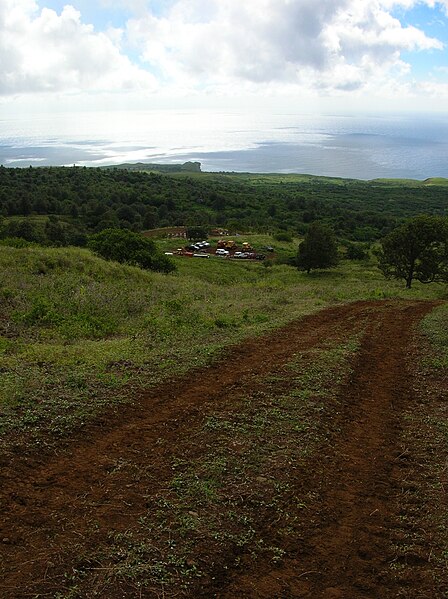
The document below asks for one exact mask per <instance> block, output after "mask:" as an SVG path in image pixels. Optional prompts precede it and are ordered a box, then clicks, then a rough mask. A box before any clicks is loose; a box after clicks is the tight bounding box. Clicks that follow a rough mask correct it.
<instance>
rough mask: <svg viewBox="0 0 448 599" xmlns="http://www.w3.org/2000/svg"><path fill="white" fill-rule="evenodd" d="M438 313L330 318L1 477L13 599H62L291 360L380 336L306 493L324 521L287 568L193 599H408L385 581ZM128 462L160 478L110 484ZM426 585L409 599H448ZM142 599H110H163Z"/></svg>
mask: <svg viewBox="0 0 448 599" xmlns="http://www.w3.org/2000/svg"><path fill="white" fill-rule="evenodd" d="M433 306H434V304H433V303H430V302H396V303H393V302H357V303H354V304H350V305H344V306H339V307H335V308H330V309H326V310H323V311H321V312H319V313H318V314H315V315H312V316H309V317H306V318H304V319H301V320H300V321H297V322H295V323H292V324H290V325H288V326H287V327H285V328H284V329H282V330H280V331H277V332H275V333H273V334H270V335H266V336H265V337H263V338H261V339H253V340H249V341H247V342H245V343H243V344H241V345H240V346H238V347H236V348H233V349H232V350H230V351H229V352H228V353H227V359H226V360H221V361H220V362H219V363H218V364H215V365H212V366H210V367H209V368H205V369H201V370H198V371H197V372H195V373H193V374H190V375H189V376H188V377H184V378H182V379H180V380H175V381H171V382H169V383H167V384H165V385H162V386H161V387H159V388H157V389H154V390H151V391H149V392H147V393H145V394H143V395H142V396H141V397H140V398H138V402H136V403H135V404H134V405H133V406H129V407H128V408H123V411H122V413H121V414H120V415H119V416H118V417H114V416H111V418H110V419H109V420H108V419H106V418H104V419H103V420H102V421H100V422H98V423H97V424H96V426H94V427H91V428H90V430H89V431H88V434H85V435H84V437H82V438H77V439H74V440H73V442H72V443H71V444H70V445H69V447H68V448H65V449H64V450H63V452H62V453H61V455H58V454H57V453H55V454H53V455H44V456H39V455H26V456H15V457H14V459H13V460H12V461H10V462H9V463H6V464H4V465H3V466H2V469H1V476H2V484H1V491H0V499H1V504H0V505H1V524H0V559H1V561H0V564H1V566H0V568H1V569H0V573H1V575H2V576H3V582H0V591H1V596H2V597H3V598H4V599H20V598H22V597H23V598H24V597H36V598H37V597H55V596H56V594H57V592H58V591H59V590H61V589H63V588H64V584H65V580H64V578H63V573H64V572H66V571H68V570H69V569H70V565H71V564H72V563H74V561H75V558H76V556H77V555H79V554H80V553H82V552H83V551H86V550H88V549H89V548H91V547H92V545H93V544H98V543H104V544H106V543H107V538H108V533H109V532H110V531H124V530H126V529H128V528H129V527H130V526H131V525H132V523H135V522H136V521H137V520H138V518H139V517H140V516H141V515H142V514H144V513H145V506H146V503H147V497H148V495H149V494H150V495H156V494H157V492H158V491H159V490H160V489H163V487H164V485H166V484H167V481H168V480H170V478H171V477H172V471H171V462H172V457H173V454H174V450H175V452H176V455H179V453H180V454H182V452H183V451H185V453H189V454H191V453H192V452H195V451H196V452H199V451H201V448H196V447H193V446H192V444H193V443H194V440H193V436H192V435H191V431H192V430H196V429H197V428H198V427H199V426H200V425H201V423H203V421H204V418H206V417H207V415H209V414H211V413H216V411H217V410H220V409H223V408H227V407H229V405H231V403H232V398H233V397H235V396H236V395H237V394H238V392H240V391H241V390H243V389H245V388H250V386H251V385H252V384H253V379H254V375H257V376H258V375H260V374H268V373H270V372H275V371H276V369H277V368H279V367H280V366H281V365H282V364H284V363H285V362H286V361H287V360H288V358H289V357H290V355H291V354H292V353H294V352H297V351H299V350H303V349H306V348H312V347H314V346H318V345H319V343H322V340H323V339H327V338H336V337H337V338H342V339H343V338H344V337H347V336H348V335H350V334H352V333H353V331H357V330H360V329H361V328H363V327H367V334H366V335H365V336H364V338H363V342H362V347H361V351H360V352H359V354H358V357H357V362H356V364H355V365H354V372H353V375H352V377H351V380H350V382H349V384H347V385H346V386H345V387H344V388H343V389H342V390H341V399H342V406H343V407H342V408H341V409H340V410H339V411H338V412H337V413H335V414H334V415H333V417H334V421H335V423H336V424H337V427H336V428H337V429H338V432H337V433H335V434H334V438H332V439H331V440H330V443H329V445H328V447H325V448H323V449H324V451H325V453H324V454H321V455H318V456H314V457H312V458H310V463H309V464H308V469H307V476H306V477H301V480H300V481H298V482H297V484H300V485H301V486H302V488H303V485H304V484H306V485H307V487H308V490H310V489H312V490H313V491H315V495H316V499H315V503H314V505H313V506H312V510H311V511H312V513H313V517H312V519H311V518H309V517H307V518H306V519H305V520H304V522H303V526H302V532H301V535H300V538H297V539H296V540H295V543H294V546H292V547H288V553H287V556H286V558H285V559H284V560H283V561H282V563H281V564H278V565H275V566H274V567H273V565H272V563H268V562H266V563H264V562H263V560H258V561H257V562H256V563H252V562H249V561H248V562H247V563H246V568H245V570H244V571H242V569H241V568H240V569H236V568H229V569H227V570H226V573H225V574H222V572H221V574H220V575H219V577H218V578H217V582H215V583H213V585H209V586H208V587H207V588H202V589H196V590H195V591H194V593H193V594H192V595H191V597H199V596H202V597H220V598H229V599H231V598H243V597H244V598H258V597H259V598H262V597H266V598H285V599H286V598H289V597H308V598H310V599H320V598H325V599H330V598H344V599H386V598H389V597H390V598H392V597H404V596H405V595H402V594H399V587H398V583H397V581H395V580H394V579H391V578H390V577H388V576H387V575H386V574H385V568H386V565H387V562H388V561H390V555H389V553H390V549H389V546H390V537H391V534H392V532H393V526H394V524H393V522H394V518H395V517H396V516H397V509H398V508H397V502H396V496H397V493H398V491H397V489H399V488H400V485H401V479H402V471H401V466H400V464H401V462H400V453H401V449H400V446H399V445H398V444H397V437H398V433H399V431H400V429H401V426H402V422H401V420H400V417H401V411H402V410H403V409H404V407H406V408H408V407H409V402H412V401H413V396H412V384H411V383H412V380H411V375H410V374H409V373H408V371H407V370H406V352H407V351H408V348H409V346H410V343H411V336H412V329H413V326H414V325H415V323H416V322H418V321H419V320H420V319H421V318H422V317H423V316H424V315H425V314H426V313H427V312H428V311H429V310H430V309H431V308H432V307H433ZM127 460H130V461H132V463H134V464H136V465H141V466H142V469H146V471H148V470H149V472H148V475H147V476H146V477H145V476H140V477H139V478H138V479H136V478H135V477H132V476H130V474H129V471H126V470H125V469H123V473H122V474H119V475H118V476H114V477H113V478H111V477H108V476H107V473H108V472H110V470H111V469H112V468H114V467H115V465H116V464H117V461H123V462H126V461H127ZM304 481H305V482H304ZM309 513H310V511H309V510H308V514H309ZM301 517H303V516H301ZM92 523H95V527H96V534H95V537H94V538H93V537H92V533H91V530H92ZM98 531H99V533H98ZM268 536H269V530H268V529H267V530H266V537H268ZM2 539H3V542H2ZM225 558H226V556H222V559H223V560H224V561H225ZM415 563H416V570H419V571H420V570H422V569H425V568H426V569H430V568H431V565H430V564H429V562H428V560H427V556H426V557H425V556H423V557H422V556H415ZM416 580H417V578H416ZM418 580H419V584H420V585H421V584H422V582H421V581H422V580H424V585H426V587H425V586H424V587H422V586H420V587H419V589H418V593H417V591H416V592H415V594H414V595H412V594H411V595H406V596H409V597H419V598H420V597H421V598H424V597H425V598H426V597H427V598H429V597H431V598H432V599H436V598H437V597H442V596H444V595H441V594H438V593H439V591H438V590H437V589H436V587H435V586H431V584H432V583H431V578H430V577H423V578H422V576H420V575H419V578H418ZM408 584H411V585H412V581H410V583H408ZM140 592H141V591H140ZM136 593H137V592H136V591H135V590H134V591H132V590H129V592H127V593H126V594H122V593H121V594H110V593H108V592H106V593H105V594H104V595H97V596H102V597H104V598H105V599H106V597H107V598H108V599H109V598H110V597H112V596H113V597H138V596H142V597H145V596H147V597H156V596H158V595H157V594H150V593H149V592H148V594H146V595H145V592H144V591H143V594H140V595H139V594H136ZM179 593H182V595H184V593H183V592H182V591H181V590H179V589H175V590H174V591H173V593H172V594H170V593H169V592H168V590H167V591H166V593H164V596H165V597H167V598H168V597H174V596H178V595H179Z"/></svg>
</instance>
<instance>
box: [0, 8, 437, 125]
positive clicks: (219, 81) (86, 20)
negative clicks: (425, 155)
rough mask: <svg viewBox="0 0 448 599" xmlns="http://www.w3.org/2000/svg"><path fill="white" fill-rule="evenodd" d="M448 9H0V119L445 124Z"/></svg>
mask: <svg viewBox="0 0 448 599" xmlns="http://www.w3.org/2000/svg"><path fill="white" fill-rule="evenodd" d="M447 107H448V0H164V1H163V0H71V2H69V3H66V2H64V1H59V0H0V109H1V110H2V112H3V114H4V115H6V116H8V115H13V114H14V115H19V114H21V113H26V112H36V111H43V112H45V111H47V112H52V111H61V110H62V111H63V110H67V111H68V110H113V109H120V110H122V109H127V110H130V109H135V110H138V109H145V110H148V109H161V108H173V109H177V110H179V109H184V108H185V109H191V108H197V109H204V108H207V109H211V110H213V109H223V108H225V109H242V110H249V111H250V110H256V109H260V110H261V109H266V110H282V111H296V112H313V111H320V112H322V111H329V110H334V111H341V112H344V111H363V110H374V111H375V110H376V111H387V110H395V111H412V110H415V111H425V112H437V111H445V112H446V111H448V109H447Z"/></svg>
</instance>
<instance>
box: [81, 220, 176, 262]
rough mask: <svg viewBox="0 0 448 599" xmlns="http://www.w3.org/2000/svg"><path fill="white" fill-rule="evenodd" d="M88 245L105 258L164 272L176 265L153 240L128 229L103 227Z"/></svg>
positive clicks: (91, 238)
mask: <svg viewBox="0 0 448 599" xmlns="http://www.w3.org/2000/svg"><path fill="white" fill-rule="evenodd" d="M88 247H89V249H91V250H92V251H93V252H95V254H98V255H99V256H101V257H102V258H105V259H106V260H116V261H117V262H126V263H128V264H133V265H135V266H140V267H141V268H145V269H147V270H156V271H159V272H165V273H168V272H172V271H173V270H176V265H175V264H174V263H173V262H172V261H171V260H170V259H169V258H168V257H167V256H165V255H164V254H162V253H161V252H160V251H159V250H158V249H157V246H156V244H155V243H154V241H152V240H151V239H148V238H147V237H143V236H142V235H139V234H138V233H133V232H132V231H129V230H128V229H104V231H101V232H100V233H97V234H96V235H92V236H91V237H90V239H89V242H88Z"/></svg>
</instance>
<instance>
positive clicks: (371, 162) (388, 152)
mask: <svg viewBox="0 0 448 599" xmlns="http://www.w3.org/2000/svg"><path fill="white" fill-rule="evenodd" d="M187 161H194V162H200V163H201V165H202V170H203V171H205V172H250V173H284V174H287V173H297V174H305V173H306V174H311V175H315V176H329V177H344V178H354V179H361V180H363V179H364V180H369V179H377V178H396V179H402V178H405V179H417V180H424V179H427V178H433V177H448V113H438V114H425V115H423V114H421V113H419V114H378V115H375V114H365V115H362V114H357V115H343V114H334V115H332V114H327V115H312V114H291V113H278V114H266V113H253V114H247V113H243V112H241V113H238V112H225V111H219V112H212V111H198V110H184V111H173V110H157V111H139V112H126V111H115V112H80V113H57V114H51V115H45V114H39V115H34V116H29V117H28V118H27V119H24V118H9V119H6V118H5V119H2V120H0V164H3V165H4V166H10V167H29V166H73V165H77V166H89V167H97V166H106V165H107V166H113V165H115V164H122V163H137V162H143V163H160V164H174V163H183V162H187Z"/></svg>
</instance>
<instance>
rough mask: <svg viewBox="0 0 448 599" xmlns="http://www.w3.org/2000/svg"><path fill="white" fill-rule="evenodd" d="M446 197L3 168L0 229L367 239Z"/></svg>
mask: <svg viewBox="0 0 448 599" xmlns="http://www.w3.org/2000/svg"><path fill="white" fill-rule="evenodd" d="M447 196H448V193H447V188H446V187H439V186H415V185H412V184H409V185H408V184H406V183H403V184H401V185H397V184H388V183H386V182H384V183H383V182H380V181H377V182H364V181H354V180H340V181H336V182H335V181H334V180H331V179H329V180H326V179H324V178H311V177H310V178H308V179H304V180H303V181H301V180H294V179H291V180H288V178H286V179H285V180H284V181H282V180H280V179H279V178H275V177H273V178H270V177H266V176H261V177H257V176H256V175H247V174H246V175H244V174H241V175H237V174H224V173H222V174H213V173H197V174H196V173H192V174H189V173H183V174H177V175H176V174H160V173H154V172H138V171H131V170H126V169H98V168H84V167H70V168H67V167H39V168H31V167H30V168H26V169H19V168H6V167H3V166H1V167H0V218H1V217H3V224H2V228H1V231H0V235H1V236H2V237H5V236H10V237H14V236H18V237H22V238H29V239H30V240H31V241H38V242H47V243H52V244H56V245H66V244H77V245H82V244H83V243H85V239H86V234H91V233H98V232H100V231H102V230H104V229H110V228H122V229H128V230H131V231H134V232H138V231H142V230H146V229H152V228H157V227H168V226H181V225H186V226H198V225H201V226H205V227H215V226H223V227H227V228H230V229H235V230H254V231H278V230H291V231H294V232H298V233H304V232H306V230H307V228H308V226H309V224H311V223H312V222H315V221H321V222H323V223H325V224H327V225H329V226H331V227H332V228H333V229H334V230H335V231H336V232H337V234H338V237H340V238H345V239H347V240H352V241H372V240H375V239H379V238H381V237H383V236H384V235H386V234H387V233H389V232H390V231H391V230H392V229H393V228H394V227H395V226H396V225H397V224H399V223H400V222H401V221H402V220H403V219H405V218H408V217H412V216H415V215H417V214H419V213H422V212H424V213H427V214H435V215H443V214H446V212H447V208H448V198H447ZM48 216H51V219H48V218H47V217H48ZM24 217H27V221H28V224H24V223H23V220H24ZM22 229H23V230H22Z"/></svg>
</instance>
